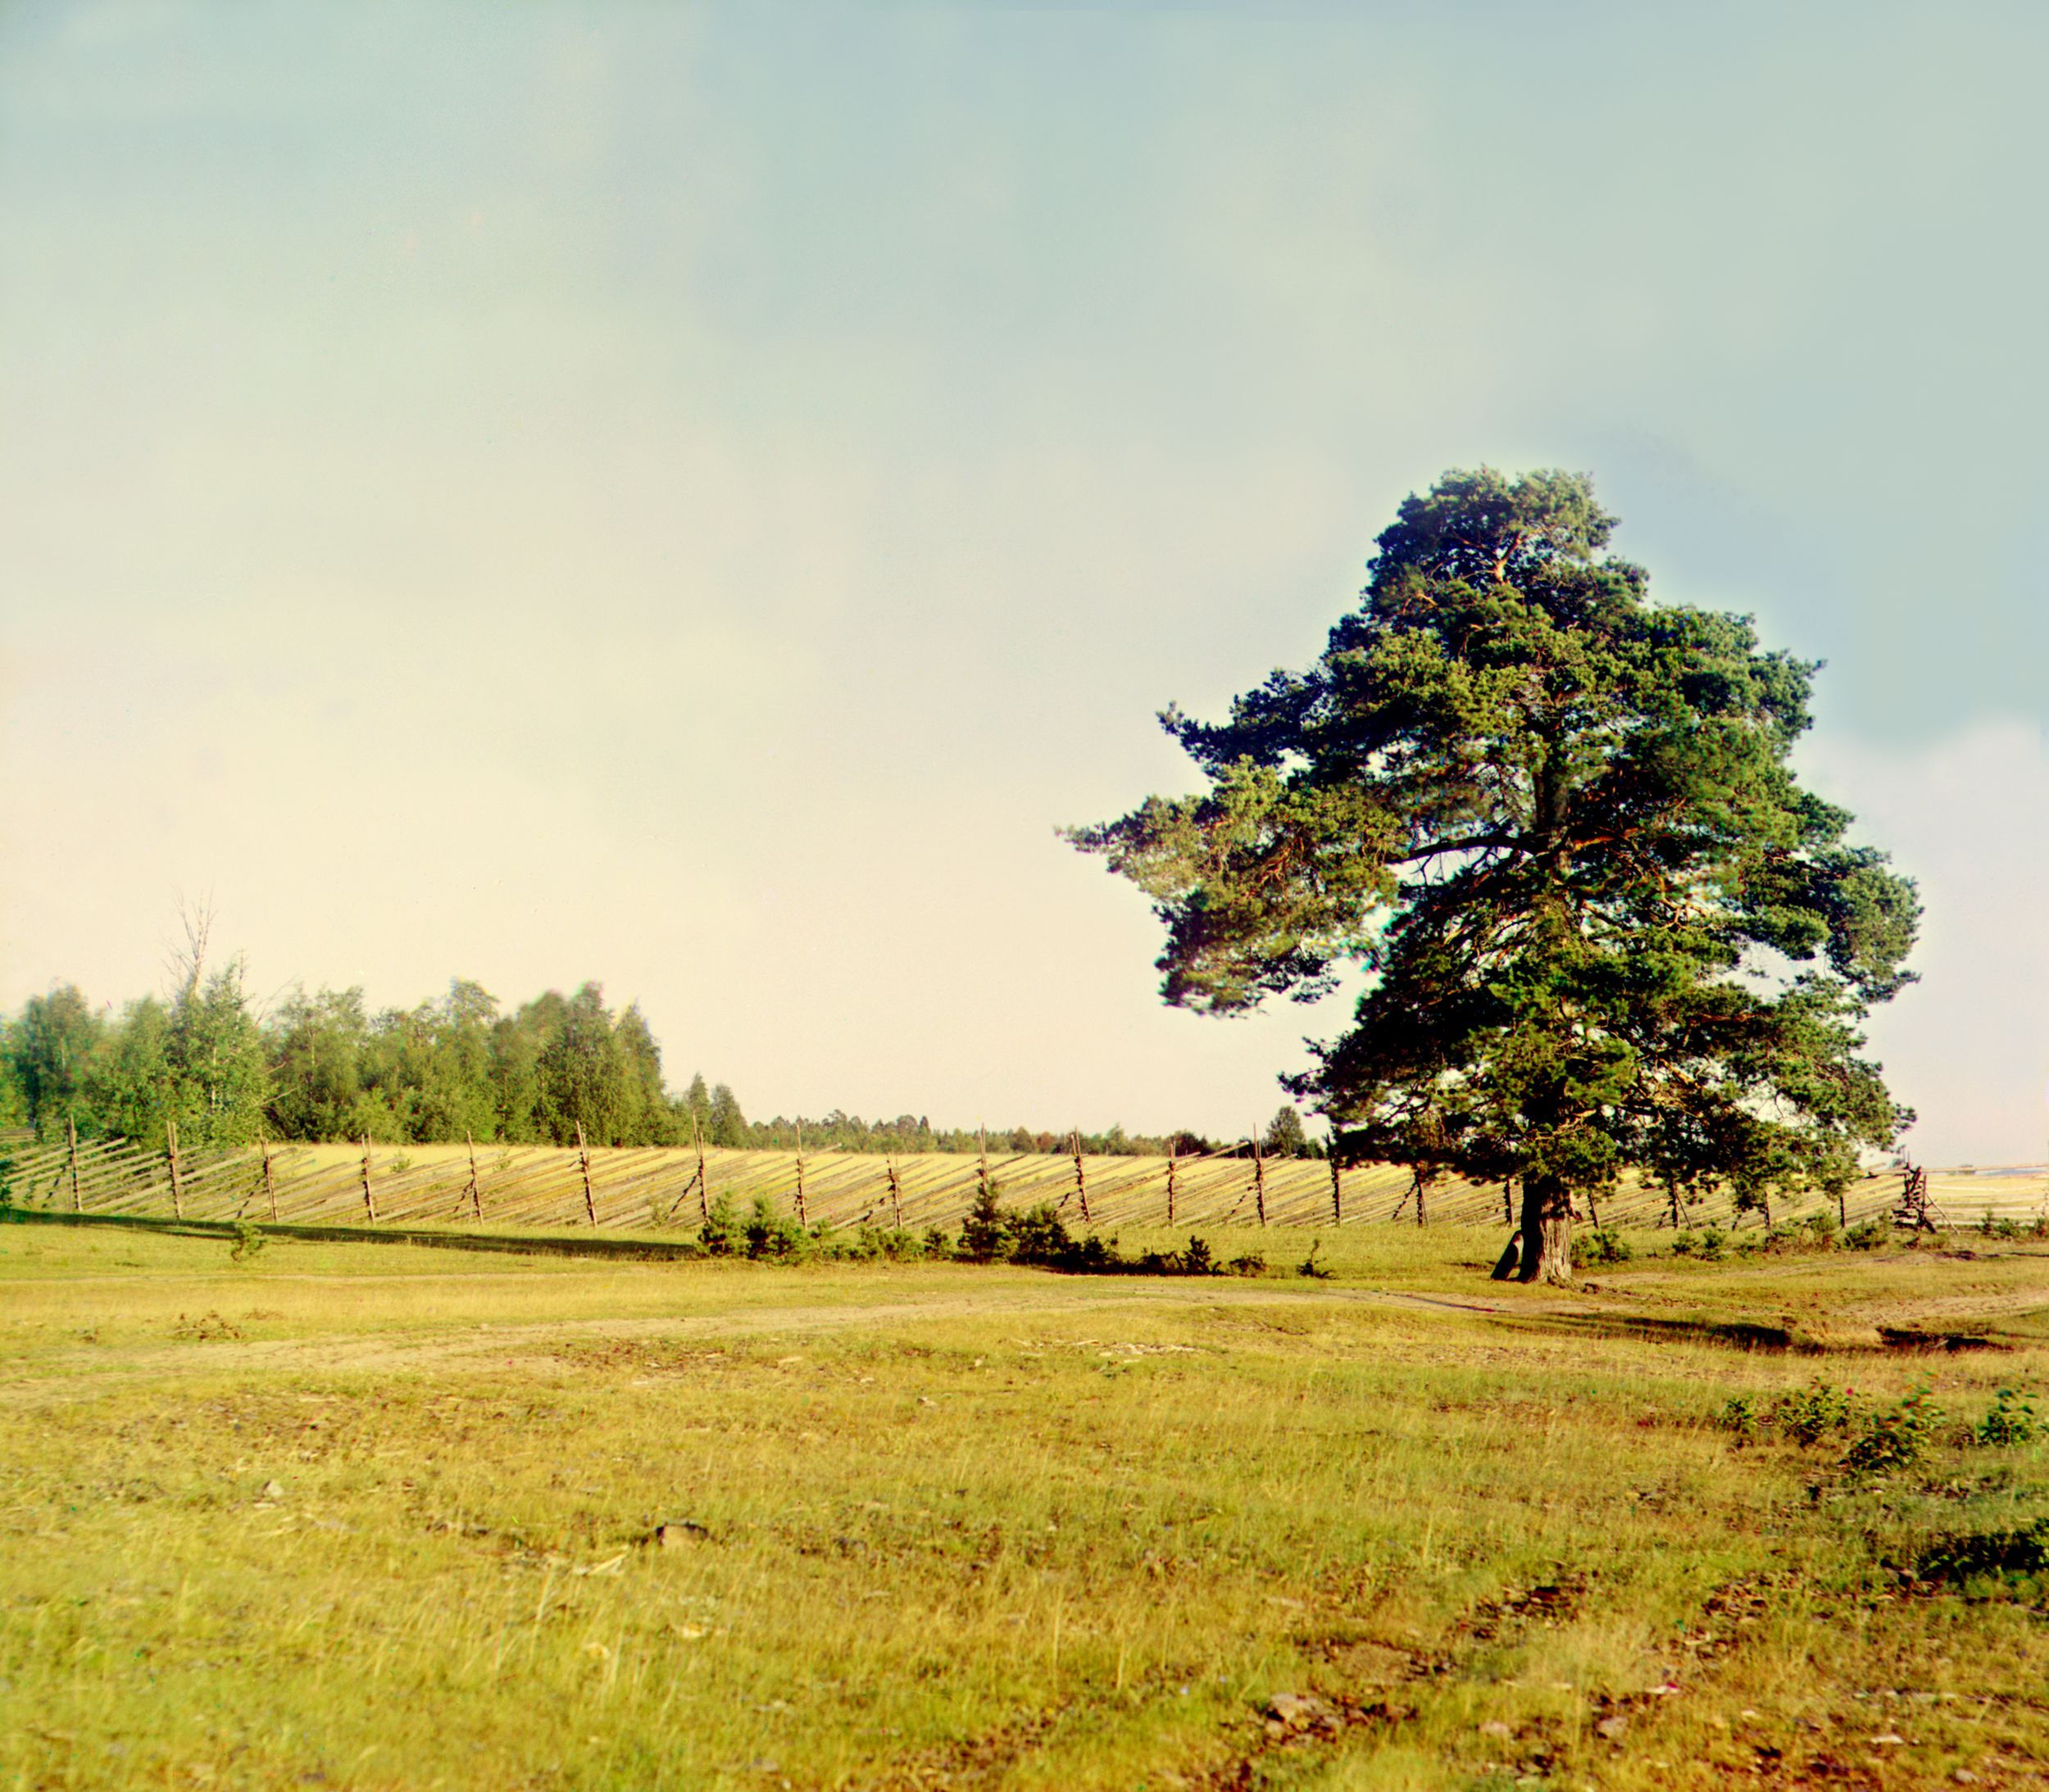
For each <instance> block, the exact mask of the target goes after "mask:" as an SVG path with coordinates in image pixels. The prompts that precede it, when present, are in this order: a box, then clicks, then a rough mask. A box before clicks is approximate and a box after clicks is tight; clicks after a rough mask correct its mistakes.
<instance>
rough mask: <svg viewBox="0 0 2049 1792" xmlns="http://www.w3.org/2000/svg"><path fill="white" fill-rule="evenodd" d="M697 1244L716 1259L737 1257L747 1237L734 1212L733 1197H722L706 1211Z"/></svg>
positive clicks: (738, 1217) (699, 1229)
mask: <svg viewBox="0 0 2049 1792" xmlns="http://www.w3.org/2000/svg"><path fill="white" fill-rule="evenodd" d="M697 1242H698V1243H699V1244H701V1245H703V1246H704V1248H705V1250H706V1253H707V1254H709V1255H711V1256H714V1257H737V1256H738V1255H739V1254H740V1250H741V1247H742V1245H744V1244H745V1242H746V1235H745V1233H744V1232H743V1230H742V1228H741V1225H740V1216H739V1215H738V1214H737V1213H736V1212H735V1211H734V1206H733V1197H732V1196H731V1195H720V1196H719V1198H718V1199H717V1200H715V1201H713V1202H712V1204H711V1206H710V1208H708V1209H706V1213H705V1217H704V1224H703V1225H702V1227H699V1228H698V1232H697Z"/></svg>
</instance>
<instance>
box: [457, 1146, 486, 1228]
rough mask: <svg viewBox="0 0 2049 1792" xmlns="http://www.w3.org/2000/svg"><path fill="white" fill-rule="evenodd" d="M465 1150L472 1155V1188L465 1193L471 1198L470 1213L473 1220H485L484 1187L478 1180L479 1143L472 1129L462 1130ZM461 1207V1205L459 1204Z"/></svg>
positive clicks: (468, 1188)
mask: <svg viewBox="0 0 2049 1792" xmlns="http://www.w3.org/2000/svg"><path fill="white" fill-rule="evenodd" d="M462 1143H463V1148H464V1149H465V1150H467V1151H468V1152H469V1154H470V1186H469V1187H467V1188H466V1189H465V1190H464V1191H463V1193H464V1194H466V1195H468V1196H469V1197H470V1214H471V1216H472V1217H473V1218H477V1219H482V1218H484V1185H483V1184H482V1183H481V1182H479V1181H478V1180H477V1141H475V1139H474V1138H472V1137H471V1136H470V1129H469V1127H464V1128H463V1129H462ZM457 1204H458V1205H460V1203H457Z"/></svg>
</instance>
